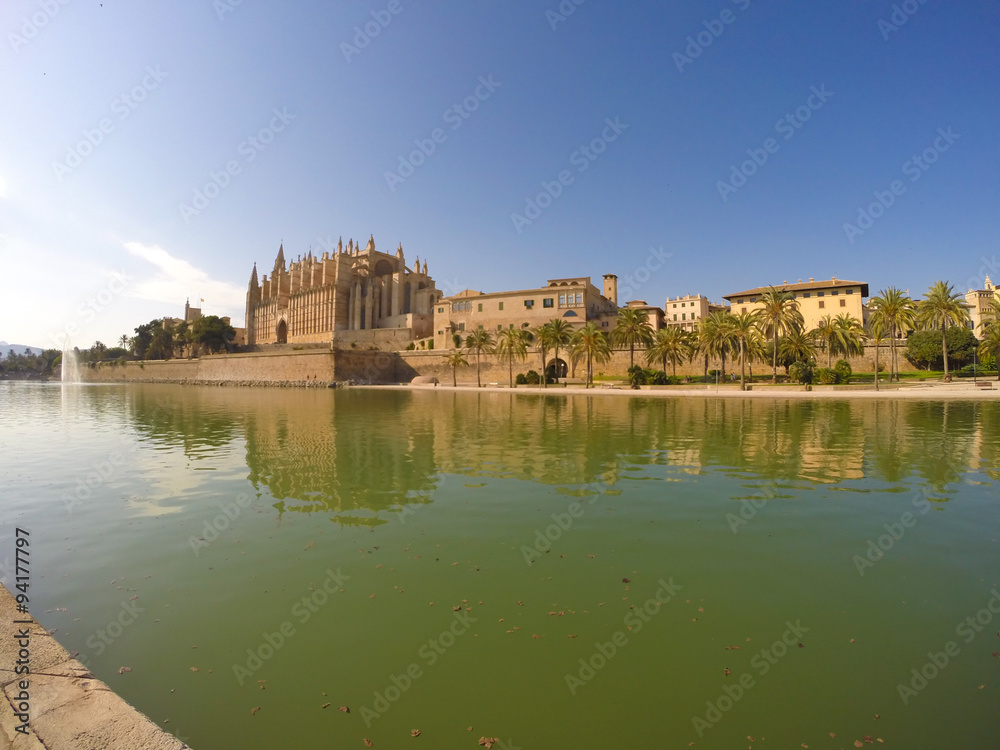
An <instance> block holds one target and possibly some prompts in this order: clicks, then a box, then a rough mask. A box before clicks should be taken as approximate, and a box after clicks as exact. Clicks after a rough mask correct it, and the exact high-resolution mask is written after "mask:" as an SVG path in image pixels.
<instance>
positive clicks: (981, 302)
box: [965, 275, 1000, 336]
mask: <svg viewBox="0 0 1000 750" xmlns="http://www.w3.org/2000/svg"><path fill="white" fill-rule="evenodd" d="M994 299H995V300H1000V289H997V287H995V286H994V285H993V282H992V281H990V277H989V276H988V275H987V277H986V279H985V281H984V283H983V288H982V289H970V290H969V291H968V292H966V293H965V304H966V307H967V308H968V309H969V316H970V317H971V318H972V324H971V326H970V327H971V328H972V330H973V331H974V332H975V334H976V335H977V336H982V335H983V328H984V326H983V323H984V322H989V320H990V318H989V316H988V315H987V313H988V311H989V309H990V301H991V300H994Z"/></svg>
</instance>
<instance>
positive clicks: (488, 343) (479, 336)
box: [465, 328, 493, 388]
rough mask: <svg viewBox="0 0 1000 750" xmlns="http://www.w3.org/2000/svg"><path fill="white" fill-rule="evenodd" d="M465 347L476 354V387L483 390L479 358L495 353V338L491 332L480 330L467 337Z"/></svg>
mask: <svg viewBox="0 0 1000 750" xmlns="http://www.w3.org/2000/svg"><path fill="white" fill-rule="evenodd" d="M465 345H466V347H468V349H469V351H472V352H475V353H476V387H477V388H482V387H483V381H482V380H480V378H479V357H480V356H481V355H483V354H492V353H493V336H492V335H491V334H490V332H489V331H486V330H483V329H482V328H480V329H479V330H476V331H473V332H472V333H470V334H469V335H468V336H466V337H465Z"/></svg>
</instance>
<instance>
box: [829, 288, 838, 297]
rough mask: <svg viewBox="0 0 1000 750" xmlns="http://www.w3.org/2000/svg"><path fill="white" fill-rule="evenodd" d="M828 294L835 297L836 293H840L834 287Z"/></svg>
mask: <svg viewBox="0 0 1000 750" xmlns="http://www.w3.org/2000/svg"><path fill="white" fill-rule="evenodd" d="M830 294H832V295H833V296H834V297H836V296H837V295H838V294H840V292H838V291H837V290H836V289H834V290H833V291H832V292H830Z"/></svg>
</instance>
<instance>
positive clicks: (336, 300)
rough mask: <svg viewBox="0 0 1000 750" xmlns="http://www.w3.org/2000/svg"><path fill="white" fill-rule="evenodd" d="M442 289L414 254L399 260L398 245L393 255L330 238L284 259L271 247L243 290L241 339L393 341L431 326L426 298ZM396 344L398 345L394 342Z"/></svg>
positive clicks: (424, 333)
mask: <svg viewBox="0 0 1000 750" xmlns="http://www.w3.org/2000/svg"><path fill="white" fill-rule="evenodd" d="M441 296H442V294H441V292H440V291H438V290H437V288H436V287H435V286H434V281H433V280H432V279H431V278H430V276H428V275H427V261H426V260H425V261H424V264H423V267H421V265H420V259H419V258H418V259H416V261H415V262H414V264H413V268H412V269H410V268H407V266H406V261H405V259H404V257H403V246H402V245H400V246H399V249H397V250H396V253H395V255H389V254H387V253H382V252H378V251H377V250H376V249H375V239H374V237H370V238H369V240H368V245H367V246H366V247H365V248H364V250H362V249H361V245H360V243H359V244H355V243H354V241H353V240H350V241H349V242H348V243H347V248H346V249H345V248H344V245H343V241H342V240H341V241H340V242H338V243H337V250H336V252H335V253H333V254H332V255H331V254H330V253H329V252H325V253H323V257H322V258H316V257H314V256H313V254H312V252H310V253H308V254H307V255H306V257H304V258H302V257H300V258H299V259H298V260H295V261H292V263H290V264H289V265H288V267H287V268H286V267H285V251H284V246H282V247H279V248H278V257H277V258H275V261H274V268H273V269H272V271H271V275H270V276H267V275H264V276H263V277H261V279H260V281H258V280H257V265H256V264H254V267H253V273H252V274H251V276H250V286H249V289H248V290H247V314H246V327H247V330H246V337H247V344H249V345H251V346H252V345H255V344H294V343H318V342H330V341H333V342H337V340H338V339H340V340H341V341H342V342H343V343H349V344H353V345H360V346H369V345H378V344H381V345H387V344H390V345H393V346H394V347H395V348H405V346H406V344H407V342H411V341H414V340H415V339H422V338H426V337H429V336H431V335H432V334H433V330H432V329H433V325H434V315H433V312H434V309H433V307H434V303H435V302H437V301H438V300H439V299H440V298H441ZM400 345H401V346H400Z"/></svg>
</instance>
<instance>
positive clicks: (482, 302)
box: [434, 274, 618, 349]
mask: <svg viewBox="0 0 1000 750" xmlns="http://www.w3.org/2000/svg"><path fill="white" fill-rule="evenodd" d="M617 312H618V277H617V276H615V275H614V274H607V275H605V276H604V289H603V293H602V290H600V289H598V288H597V287H595V286H594V285H593V284H592V283H591V281H590V277H589V276H580V277H577V278H569V279H549V281H548V282H547V284H546V285H545V286H543V287H538V288H535V289H520V290H517V291H510V292H489V293H484V292H477V291H474V290H472V289H466V290H465V291H464V292H459V293H458V294H455V295H453V296H451V297H445V298H444V299H441V300H439V301H438V302H437V303H436V305H435V307H434V348H435V349H451V348H453V347H454V342H453V339H452V337H453V335H454V334H459V335H460V336H461V337H462V338H463V339H464V338H465V337H466V336H467V335H468V334H469V333H471V332H472V331H474V330H478V329H484V330H487V331H490V332H492V333H493V334H494V335H496V332H497V331H499V330H502V329H504V328H535V327H537V326H540V325H542V324H543V323H547V322H549V321H550V320H553V319H554V318H560V319H562V320H565V321H566V322H567V323H570V324H571V325H572V326H573V327H574V328H581V327H583V325H584V324H585V323H587V322H589V321H594V322H596V323H597V324H598V325H599V326H601V328H602V329H604V330H607V331H608V332H610V330H611V329H612V328H614V325H615V316H616V315H617Z"/></svg>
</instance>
